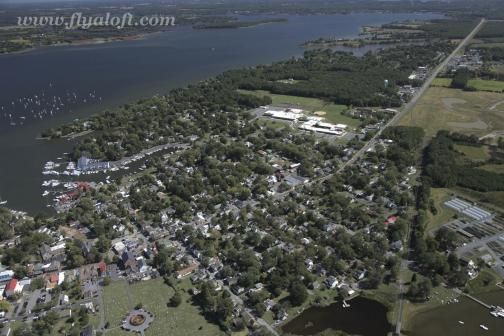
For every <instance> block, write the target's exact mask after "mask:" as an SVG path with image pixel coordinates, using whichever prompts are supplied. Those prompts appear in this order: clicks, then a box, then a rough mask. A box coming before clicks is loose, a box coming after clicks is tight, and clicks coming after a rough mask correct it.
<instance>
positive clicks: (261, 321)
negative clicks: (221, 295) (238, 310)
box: [224, 286, 280, 336]
mask: <svg viewBox="0 0 504 336" xmlns="http://www.w3.org/2000/svg"><path fill="white" fill-rule="evenodd" d="M224 289H225V290H227V291H228V292H229V294H230V295H231V300H232V301H233V303H234V304H237V305H240V306H242V307H244V312H243V313H244V314H247V315H248V317H249V318H250V319H252V320H255V321H256V322H257V323H258V324H260V325H262V326H264V327H265V328H266V329H268V331H269V332H270V333H271V334H273V335H275V336H280V334H278V332H277V331H276V330H275V328H273V327H272V326H271V325H270V324H269V323H268V322H266V321H265V320H264V319H262V318H260V317H255V316H254V315H253V314H252V312H251V311H250V310H249V309H247V308H245V304H244V302H243V300H242V298H241V297H239V296H238V295H235V294H234V293H233V292H232V291H231V289H230V288H229V287H228V286H224Z"/></svg>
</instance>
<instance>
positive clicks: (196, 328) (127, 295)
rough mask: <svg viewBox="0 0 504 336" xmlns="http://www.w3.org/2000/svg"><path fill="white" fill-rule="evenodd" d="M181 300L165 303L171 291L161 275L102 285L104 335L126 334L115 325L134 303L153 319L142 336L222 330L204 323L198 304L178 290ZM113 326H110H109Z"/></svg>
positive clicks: (212, 335) (216, 335) (215, 334)
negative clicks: (143, 279) (173, 304)
mask: <svg viewBox="0 0 504 336" xmlns="http://www.w3.org/2000/svg"><path fill="white" fill-rule="evenodd" d="M182 294H183V295H182V296H183V300H182V304H181V305H180V306H178V307H176V308H172V307H168V306H167V303H168V301H169V300H170V298H171V296H172V295H173V289H172V288H171V287H169V286H167V285H166V284H165V283H164V282H163V280H162V279H155V280H149V281H142V282H138V283H134V284H131V285H129V284H128V283H127V282H125V281H118V282H114V283H112V284H110V286H108V287H105V291H104V305H105V312H106V320H107V321H108V322H110V326H109V328H110V329H112V330H108V331H107V332H106V335H108V336H127V335H132V333H130V332H126V331H123V330H121V329H120V328H116V327H118V326H119V324H120V322H121V321H122V319H123V318H124V316H125V314H126V313H127V312H128V311H129V310H130V309H132V308H133V307H134V306H135V305H137V304H139V303H142V305H143V307H144V309H146V310H148V311H150V312H151V313H152V314H153V315H154V322H153V323H152V324H151V326H150V327H149V329H147V331H146V332H145V336H165V335H171V336H187V335H202V336H220V335H224V333H223V332H222V331H221V330H220V329H219V327H218V326H216V325H214V324H210V323H208V322H207V321H206V320H205V318H204V317H203V316H202V315H201V314H200V313H199V309H198V307H196V306H194V305H192V304H191V302H190V296H189V295H188V294H186V293H184V292H182ZM113 328H114V329H113Z"/></svg>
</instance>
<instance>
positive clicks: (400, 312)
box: [347, 19, 486, 335]
mask: <svg viewBox="0 0 504 336" xmlns="http://www.w3.org/2000/svg"><path fill="white" fill-rule="evenodd" d="M485 22H486V20H485V19H481V21H480V23H479V24H478V25H477V26H476V27H475V28H474V29H473V30H472V31H471V32H470V33H469V35H467V37H466V38H465V39H464V40H462V41H461V42H460V43H459V45H458V46H457V48H455V50H453V52H452V53H451V54H450V55H449V56H448V57H447V58H446V59H445V60H444V61H443V62H441V63H440V64H439V65H438V66H437V67H436V69H434V71H433V72H432V73H431V74H430V76H429V78H428V79H427V80H426V81H425V82H424V84H423V85H422V87H421V88H420V89H419V90H418V92H417V93H416V95H415V96H414V97H413V98H412V99H411V100H410V101H409V102H408V103H407V104H406V105H405V106H404V107H403V108H402V109H401V111H400V113H398V114H396V115H395V116H394V118H392V119H391V120H390V121H389V123H388V124H387V125H386V126H391V125H393V124H394V123H396V122H397V121H399V120H400V118H401V117H402V116H404V115H405V114H406V113H408V112H411V111H412V110H413V108H414V107H415V106H416V104H417V102H418V100H419V99H420V98H421V97H422V96H423V94H424V93H425V92H426V91H427V89H428V88H429V87H430V85H431V84H432V81H433V80H434V79H435V78H436V77H437V76H438V75H439V73H440V72H441V71H442V70H443V69H444V68H445V67H446V65H447V64H448V62H450V60H451V59H452V58H453V57H454V56H455V55H457V54H458V53H459V52H460V51H461V50H462V49H463V48H464V47H465V46H466V45H467V43H469V42H470V41H471V40H472V39H473V37H474V36H475V35H476V34H477V33H478V32H479V30H480V29H481V27H483V25H484V24H485ZM384 128H385V127H383V128H382V129H381V130H380V131H379V132H378V133H377V134H376V135H375V137H373V139H371V140H370V141H369V142H368V144H367V145H366V146H364V147H363V148H362V149H361V152H360V153H356V155H354V157H353V158H352V160H353V162H355V160H357V158H358V157H359V156H360V155H362V153H365V151H366V150H367V149H369V148H371V147H372V146H374V144H375V143H376V140H377V139H378V137H379V136H380V134H381V132H382V130H383V129H384ZM349 162H350V161H348V162H347V164H348V163H349ZM350 164H351V163H350ZM410 238H411V228H410V226H409V225H408V232H407V239H408V241H407V244H406V246H408V252H409V248H410V242H411V239H410ZM408 264H409V261H408V260H402V261H401V269H400V272H399V277H398V281H399V302H398V305H399V309H398V310H397V320H396V330H395V333H396V335H400V334H401V324H402V315H403V307H404V297H403V296H404V284H403V282H402V279H401V278H402V274H403V272H404V271H405V270H407V269H408Z"/></svg>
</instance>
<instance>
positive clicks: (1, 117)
mask: <svg viewBox="0 0 504 336" xmlns="http://www.w3.org/2000/svg"><path fill="white" fill-rule="evenodd" d="M101 101H102V97H100V96H98V95H97V94H96V91H94V90H93V91H91V92H86V93H82V94H80V93H77V92H76V91H70V90H68V89H66V90H65V91H64V93H63V94H62V92H61V90H58V89H57V88H56V87H55V85H53V84H52V83H49V84H48V85H47V86H46V87H44V88H43V89H41V90H40V91H39V92H37V93H35V94H33V95H30V96H25V97H18V98H15V99H13V100H11V101H9V102H6V103H5V105H0V124H5V125H10V126H13V127H14V126H23V125H24V124H26V123H29V122H30V121H36V120H41V119H44V118H51V117H55V116H56V114H61V113H71V112H72V111H73V110H72V109H73V108H75V106H83V105H86V104H90V103H95V102H101Z"/></svg>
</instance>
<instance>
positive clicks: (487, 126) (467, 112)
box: [399, 87, 504, 136]
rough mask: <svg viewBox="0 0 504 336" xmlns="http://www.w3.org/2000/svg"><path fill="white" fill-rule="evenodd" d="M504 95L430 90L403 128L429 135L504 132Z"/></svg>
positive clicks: (443, 89)
mask: <svg viewBox="0 0 504 336" xmlns="http://www.w3.org/2000/svg"><path fill="white" fill-rule="evenodd" d="M503 116H504V94H502V93H494V92H468V91H462V90H456V89H450V88H443V87H436V88H429V89H428V90H427V92H426V94H425V95H424V96H423V97H422V98H421V99H420V100H419V101H418V104H417V105H416V106H415V108H414V109H413V111H411V112H409V113H408V114H406V115H404V116H403V117H402V119H401V120H400V121H399V124H400V125H407V126H419V127H422V128H424V129H425V132H426V134H427V136H434V135H435V134H436V133H437V132H438V131H439V130H449V131H456V132H461V133H464V134H474V135H477V136H483V135H486V134H488V133H490V132H492V131H495V130H502V129H504V118H503Z"/></svg>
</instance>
